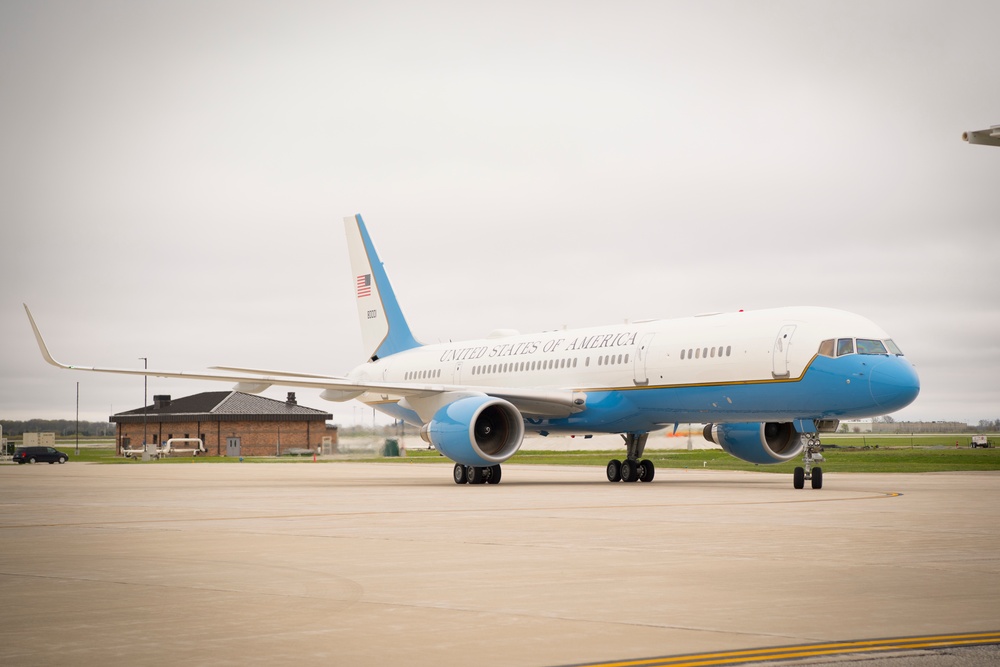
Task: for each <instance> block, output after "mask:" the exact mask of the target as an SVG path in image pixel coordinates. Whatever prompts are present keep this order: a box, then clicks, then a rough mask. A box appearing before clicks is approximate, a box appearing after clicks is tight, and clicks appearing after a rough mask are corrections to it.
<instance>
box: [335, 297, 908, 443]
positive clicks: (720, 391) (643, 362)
mask: <svg viewBox="0 0 1000 667" xmlns="http://www.w3.org/2000/svg"><path fill="white" fill-rule="evenodd" d="M846 339H850V340H852V341H856V340H858V339H861V340H865V341H879V342H880V343H881V344H882V345H883V346H884V345H885V341H888V340H889V336H888V335H887V334H886V332H885V331H883V330H882V329H881V328H880V327H878V326H877V325H876V324H874V323H873V322H871V321H870V320H868V319H866V318H863V317H861V316H858V315H855V314H853V313H848V312H844V311H840V310H833V309H828V308H778V309H771V310H760V311H750V312H736V313H724V314H709V315H701V316H695V317H686V318H678V319H670V320H655V321H646V322H637V323H632V324H622V325H614V326H607V327H595V328H588V329H576V330H559V331H549V332H544V333H537V334H516V333H513V332H499V333H498V334H496V335H494V336H491V337H488V338H483V339H478V340H471V341H463V342H456V343H443V344H435V345H425V346H422V347H418V348H414V349H412V350H407V351H405V352H401V353H397V354H394V355H392V356H391V357H387V358H384V359H378V360H375V361H372V362H369V363H366V364H363V365H361V366H359V367H357V368H356V369H354V370H353V371H352V372H351V373H350V377H351V378H352V379H354V380H358V381H368V382H386V383H393V382H399V383H405V382H420V383H425V384H440V385H441V386H442V387H462V388H463V389H467V390H473V391H482V392H484V393H496V392H497V390H500V391H502V388H505V387H533V388H537V389H559V390H564V391H565V390H570V391H573V392H579V393H580V394H583V395H584V396H585V397H586V409H585V410H582V411H580V412H577V413H575V414H571V415H568V416H566V417H563V418H555V419H553V418H545V419H533V418H531V416H529V415H526V428H527V430H529V431H531V430H534V431H536V432H542V431H544V432H551V433H579V434H584V433H621V432H645V431H652V430H657V429H660V428H664V427H665V426H667V425H671V424H674V423H677V422H683V423H689V422H715V423H724V422H750V421H761V422H766V421H790V420H798V419H814V420H818V419H844V418H860V417H871V416H876V415H882V414H887V413H889V412H892V411H894V410H897V409H899V408H901V407H903V406H905V405H907V404H909V403H910V402H911V401H912V400H913V398H914V397H915V396H916V393H917V391H918V389H919V382H918V380H917V376H916V373H915V371H914V370H913V366H912V364H911V363H910V362H909V361H908V360H906V359H905V357H902V356H900V355H897V354H893V353H891V352H889V350H888V349H885V348H883V352H882V353H876V354H872V353H866V354H859V353H857V352H856V351H854V350H856V349H857V347H858V346H857V344H856V343H852V352H850V353H847V354H841V355H839V356H836V355H835V350H829V354H824V353H823V351H822V350H821V349H820V348H821V343H823V341H834V344H835V342H836V341H839V340H846ZM828 345H829V344H828ZM866 349H867V348H866ZM360 400H362V401H363V402H365V403H367V404H369V405H371V406H372V407H374V408H376V409H378V410H380V411H382V412H384V413H386V414H389V415H391V416H393V417H395V418H399V419H403V420H405V421H407V422H409V423H412V424H416V425H420V424H421V423H423V421H424V420H423V419H422V418H421V417H420V416H419V415H418V414H417V413H416V412H414V411H413V410H410V409H407V408H406V407H405V405H401V404H400V402H399V401H398V400H395V399H394V398H393V397H391V396H389V395H385V394H372V393H368V394H364V395H363V396H361V397H360Z"/></svg>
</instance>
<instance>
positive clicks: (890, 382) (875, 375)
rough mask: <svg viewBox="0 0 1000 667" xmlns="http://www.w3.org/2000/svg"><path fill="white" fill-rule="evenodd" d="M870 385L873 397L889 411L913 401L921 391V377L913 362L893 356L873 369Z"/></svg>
mask: <svg viewBox="0 0 1000 667" xmlns="http://www.w3.org/2000/svg"><path fill="white" fill-rule="evenodd" d="M868 386H869V388H870V389H871V393H872V399H873V400H874V401H875V403H877V404H878V405H879V407H882V408H885V410H886V411H887V412H892V411H894V410H899V409H901V408H904V407H906V406H907V405H909V404H910V403H912V402H913V401H914V400H915V399H916V398H917V394H919V393H920V378H918V377H917V371H916V370H914V368H913V364H911V363H910V362H909V361H906V360H905V359H903V358H902V357H892V358H890V359H887V360H886V361H885V362H883V363H881V364H879V365H878V366H876V367H875V368H873V369H872V370H871V372H870V373H869V375H868Z"/></svg>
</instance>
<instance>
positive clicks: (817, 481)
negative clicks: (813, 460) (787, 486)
mask: <svg viewBox="0 0 1000 667" xmlns="http://www.w3.org/2000/svg"><path fill="white" fill-rule="evenodd" d="M812 487H813V488H814V489H822V488H823V469H822V468H813V469H812Z"/></svg>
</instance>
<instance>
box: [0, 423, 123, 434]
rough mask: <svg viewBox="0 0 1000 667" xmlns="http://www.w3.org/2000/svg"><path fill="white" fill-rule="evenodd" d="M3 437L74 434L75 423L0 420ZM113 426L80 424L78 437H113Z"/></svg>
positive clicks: (107, 424) (106, 424) (108, 424)
mask: <svg viewBox="0 0 1000 667" xmlns="http://www.w3.org/2000/svg"><path fill="white" fill-rule="evenodd" d="M0 424H2V425H3V436H4V437H5V438H10V437H14V436H19V435H24V434H25V433H55V434H56V435H57V436H67V435H74V434H76V422H75V421H73V420H71V419H28V420H26V421H17V420H14V419H0ZM114 433H115V425H114V424H112V423H111V422H80V435H114Z"/></svg>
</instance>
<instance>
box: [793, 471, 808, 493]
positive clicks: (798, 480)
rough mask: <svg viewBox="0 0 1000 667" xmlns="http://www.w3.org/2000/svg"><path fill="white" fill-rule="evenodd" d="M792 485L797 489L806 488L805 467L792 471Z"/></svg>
mask: <svg viewBox="0 0 1000 667" xmlns="http://www.w3.org/2000/svg"><path fill="white" fill-rule="evenodd" d="M792 486H793V487H795V488H796V489H804V488H805V486H806V471H805V469H804V468H796V469H795V470H794V471H793V472H792Z"/></svg>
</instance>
